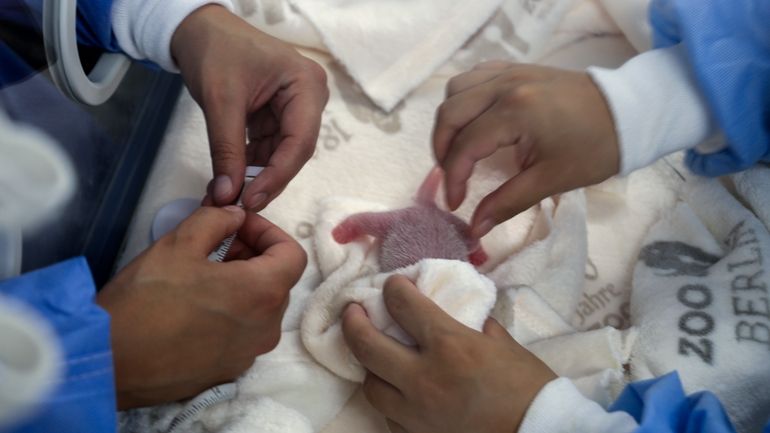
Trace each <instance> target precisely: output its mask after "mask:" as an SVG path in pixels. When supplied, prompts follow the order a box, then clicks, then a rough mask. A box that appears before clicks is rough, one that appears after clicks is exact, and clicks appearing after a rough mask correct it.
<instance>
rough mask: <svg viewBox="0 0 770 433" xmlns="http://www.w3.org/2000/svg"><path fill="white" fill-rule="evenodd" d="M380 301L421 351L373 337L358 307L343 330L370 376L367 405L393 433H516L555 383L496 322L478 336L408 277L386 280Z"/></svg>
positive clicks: (347, 313)
mask: <svg viewBox="0 0 770 433" xmlns="http://www.w3.org/2000/svg"><path fill="white" fill-rule="evenodd" d="M383 296H384V299H385V305H386V307H387V309H388V311H389V312H390V314H391V316H393V319H394V320H395V321H396V322H397V323H398V324H399V325H401V327H402V328H403V329H404V330H405V331H406V332H407V333H408V334H409V335H410V336H412V338H414V339H415V341H416V342H417V345H418V347H416V348H414V347H407V346H404V345H402V344H400V343H399V342H397V341H396V340H394V339H393V338H391V337H389V336H387V335H385V334H383V333H382V332H380V331H379V330H377V329H376V328H375V327H374V326H373V325H372V323H371V322H370V321H369V319H368V318H367V316H366V312H365V311H364V309H363V308H362V307H361V306H360V305H357V304H350V305H349V306H348V307H347V309H346V310H345V312H344V314H343V322H342V330H343V333H344V335H345V341H347V343H348V345H349V346H350V349H351V350H352V351H353V354H355V356H356V358H357V359H358V360H359V361H360V362H361V364H363V366H364V367H366V369H367V370H368V372H367V376H366V379H365V381H364V385H363V389H364V393H365V394H366V398H367V399H368V400H369V402H370V403H371V404H372V406H374V408H375V409H377V410H378V411H380V412H381V413H382V414H383V415H385V417H386V418H387V420H388V426H389V427H390V430H391V432H393V433H402V432H409V433H438V432H441V433H453V432H458V433H460V432H462V433H465V432H469V431H473V432H477V433H497V432H500V433H503V432H504V433H512V432H515V431H517V430H518V427H519V424H520V423H521V421H522V419H523V418H524V413H525V412H526V410H527V408H528V407H529V404H530V403H531V402H532V400H533V399H534V398H535V396H536V395H537V393H538V392H539V391H540V389H542V388H543V387H544V386H545V385H546V384H547V383H548V382H550V381H551V380H553V379H555V378H556V375H555V374H554V373H553V372H552V371H551V370H550V369H549V368H548V367H547V366H546V365H545V364H544V363H543V362H542V361H540V360H539V359H537V357H535V356H534V355H532V354H531V353H530V352H528V351H527V350H526V349H524V348H523V347H521V346H520V345H519V344H518V343H516V341H515V340H514V339H513V338H511V336H510V335H509V334H508V332H507V331H506V330H505V329H504V328H503V327H502V326H500V325H499V324H498V323H497V322H496V321H495V320H494V319H488V320H487V322H486V323H485V325H484V332H483V333H479V332H476V331H474V330H472V329H470V328H468V327H466V326H464V325H462V324H460V323H459V322H457V321H455V320H454V319H453V318H452V317H450V316H449V315H448V314H447V313H445V312H444V311H443V310H441V308H440V307H439V306H438V305H436V304H434V303H433V302H432V301H431V300H430V299H428V298H427V297H425V296H424V295H423V294H421V293H420V292H419V291H418V290H417V288H416V287H415V286H414V284H413V283H412V282H411V281H409V280H408V279H406V277H403V276H393V277H390V278H389V279H388V281H387V282H386V284H385V289H384V293H383Z"/></svg>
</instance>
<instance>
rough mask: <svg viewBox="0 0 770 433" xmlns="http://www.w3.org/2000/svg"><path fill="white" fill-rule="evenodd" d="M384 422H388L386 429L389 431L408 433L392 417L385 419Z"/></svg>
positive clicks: (391, 432) (392, 432)
mask: <svg viewBox="0 0 770 433" xmlns="http://www.w3.org/2000/svg"><path fill="white" fill-rule="evenodd" d="M385 422H386V423H387V424H388V430H390V433H409V432H408V431H406V429H405V428H403V427H401V424H398V423H397V422H395V421H393V420H392V419H386V420H385Z"/></svg>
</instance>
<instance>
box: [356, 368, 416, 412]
mask: <svg viewBox="0 0 770 433" xmlns="http://www.w3.org/2000/svg"><path fill="white" fill-rule="evenodd" d="M361 388H362V389H363V391H364V395H365V396H366V399H367V400H368V401H369V403H370V404H371V405H372V407H374V408H375V409H377V410H378V411H379V412H380V413H381V414H383V415H385V417H386V418H397V419H400V418H402V417H403V412H404V410H405V409H406V408H407V402H406V399H405V398H404V395H403V394H402V393H401V391H399V390H398V389H397V388H395V387H394V386H393V385H391V384H389V383H388V382H386V381H384V380H382V379H380V378H379V377H378V376H376V375H374V374H372V373H367V374H366V379H364V383H363V385H362V386H361Z"/></svg>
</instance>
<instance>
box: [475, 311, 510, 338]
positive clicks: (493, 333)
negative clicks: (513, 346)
mask: <svg viewBox="0 0 770 433" xmlns="http://www.w3.org/2000/svg"><path fill="white" fill-rule="evenodd" d="M481 332H483V333H484V334H486V335H489V336H490V337H492V338H494V339H496V340H506V341H508V340H513V337H511V334H509V333H508V330H506V329H505V328H503V325H501V324H500V323H499V322H498V321H497V320H495V319H493V318H492V317H488V318H487V320H486V321H485V322H484V327H483V328H482V330H481Z"/></svg>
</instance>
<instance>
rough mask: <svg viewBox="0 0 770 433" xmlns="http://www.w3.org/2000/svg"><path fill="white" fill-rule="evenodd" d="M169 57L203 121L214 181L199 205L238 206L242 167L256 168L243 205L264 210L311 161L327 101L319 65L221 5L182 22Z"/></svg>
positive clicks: (324, 77)
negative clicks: (259, 170)
mask: <svg viewBox="0 0 770 433" xmlns="http://www.w3.org/2000/svg"><path fill="white" fill-rule="evenodd" d="M171 52H172V54H173V56H174V59H175V60H176V62H177V64H178V65H179V69H180V70H181V71H182V77H183V78H184V80H185V83H186V84H187V87H188V88H189V90H190V93H191V94H192V96H193V98H195V100H196V101H197V102H198V103H199V104H200V106H201V107H202V108H203V113H204V115H205V118H206V126H207V129H208V135H209V143H210V146H211V156H212V161H213V166H214V178H213V180H212V181H211V182H210V183H209V187H208V196H207V199H206V200H205V201H204V204H216V205H220V206H221V205H226V204H230V203H232V202H233V201H235V199H236V198H238V196H239V194H240V192H241V187H242V185H243V177H244V173H245V170H246V165H259V166H264V167H265V169H264V171H262V173H261V174H260V175H259V176H257V178H256V179H255V180H254V181H253V182H252V183H251V185H249V187H248V191H245V193H244V195H243V204H244V206H245V207H246V208H247V209H250V210H253V211H258V210H261V209H262V208H264V207H265V206H267V204H268V203H270V201H272V200H273V199H274V198H275V197H276V196H278V194H280V193H281V191H283V189H284V188H285V187H286V185H287V184H288V183H289V181H290V180H291V179H292V178H293V177H294V176H295V175H296V174H297V173H298V172H299V170H300V169H301V168H302V166H303V165H304V164H305V162H307V160H308V159H310V157H311V156H313V152H314V151H315V144H316V140H317V139H318V131H319V128H320V124H321V112H322V111H323V109H324V106H325V105H326V101H327V99H328V96H329V91H328V89H327V87H326V74H325V72H324V70H323V68H321V66H319V65H318V64H317V63H315V62H313V61H312V60H310V59H308V58H306V57H303V56H301V55H300V54H299V53H297V51H295V50H294V49H293V48H292V47H290V46H289V45H287V44H285V43H283V42H281V41H279V40H278V39H275V38H273V37H271V36H269V35H267V34H265V33H263V32H260V31H259V30H257V29H256V28H254V27H253V26H251V25H250V24H248V23H246V22H245V21H243V20H242V19H240V18H239V17H237V16H235V15H233V14H232V13H230V12H229V11H228V10H227V9H225V8H223V7H221V6H218V5H209V6H204V7H202V8H200V9H198V10H196V11H195V12H193V13H192V14H190V15H189V16H188V17H187V18H185V20H184V21H182V23H181V24H180V25H179V27H178V28H177V30H176V32H175V33H174V36H173V38H172V40H171ZM247 132H248V141H249V143H248V145H246V138H247V137H246V134H247Z"/></svg>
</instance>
